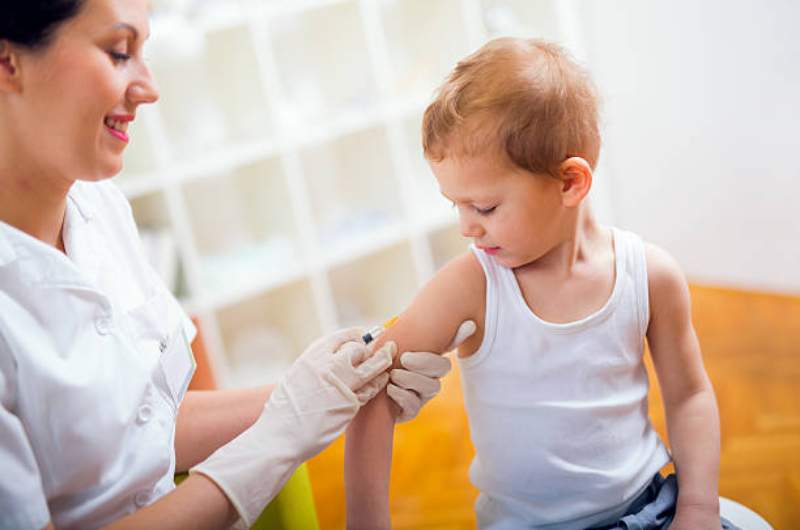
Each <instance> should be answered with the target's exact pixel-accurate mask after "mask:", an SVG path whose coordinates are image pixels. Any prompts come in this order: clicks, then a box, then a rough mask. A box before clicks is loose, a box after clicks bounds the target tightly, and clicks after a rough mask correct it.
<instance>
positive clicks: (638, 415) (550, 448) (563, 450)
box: [459, 229, 670, 530]
mask: <svg viewBox="0 0 800 530" xmlns="http://www.w3.org/2000/svg"><path fill="white" fill-rule="evenodd" d="M613 233H614V247H615V258H616V281H615V284H614V288H613V292H612V294H611V296H610V298H609V300H608V301H607V303H606V304H605V305H604V306H603V308H601V309H600V310H598V311H596V312H595V313H594V314H592V315H589V316H588V317H586V318H583V319H581V320H578V321H575V322H569V323H565V324H555V323H551V322H546V321H543V320H542V319H540V318H539V317H537V316H536V315H535V314H534V313H533V312H532V311H531V310H530V308H529V307H528V305H527V303H526V302H525V299H524V297H523V296H522V292H521V291H520V288H519V285H518V283H517V280H516V277H515V276H514V272H513V271H512V270H511V269H508V268H505V267H502V266H500V265H498V264H497V263H496V262H495V261H494V259H493V258H491V257H490V256H487V255H486V254H485V253H483V252H480V251H478V250H476V249H474V247H473V251H474V252H475V255H476V256H477V257H478V260H479V261H480V262H481V265H482V266H483V269H484V273H485V275H486V287H487V289H486V323H485V331H484V337H483V343H482V344H481V346H480V348H479V349H478V351H477V352H475V354H474V355H472V356H471V357H468V358H465V359H459V361H460V364H461V370H462V382H463V386H464V402H465V405H466V408H467V412H468V415H469V422H470V430H471V434H472V440H473V442H474V445H475V449H476V455H475V459H474V461H473V462H472V466H471V468H470V478H471V479H472V481H473V483H474V484H475V485H476V486H477V487H478V488H479V489H480V490H481V494H480V496H479V497H478V500H477V502H476V512H477V516H478V526H479V527H480V528H481V529H491V530H518V529H521V528H529V529H532V528H536V529H547V530H576V529H583V528H587V527H591V526H595V525H600V524H602V523H607V522H610V521H617V520H618V519H619V517H621V516H622V515H623V513H624V512H625V509H626V508H627V506H628V505H629V504H630V503H631V502H632V501H633V500H634V499H635V498H636V497H637V496H638V495H639V493H641V492H642V490H643V489H644V488H645V487H646V486H647V485H648V484H649V483H650V481H651V480H652V479H653V476H654V474H655V473H656V472H658V470H659V469H660V468H661V467H662V466H664V465H665V464H666V463H667V462H669V459H670V457H669V454H668V453H667V450H666V448H665V447H664V444H663V443H661V440H660V439H659V437H658V435H657V434H656V432H655V431H654V430H653V427H652V425H651V424H650V420H649V418H648V413H647V392H648V380H647V372H646V371H645V366H644V363H643V358H642V355H643V344H644V337H645V333H646V332H647V326H648V321H649V301H648V284H647V265H646V262H645V254H644V245H643V244H642V241H641V239H639V238H638V237H637V236H636V235H634V234H632V233H630V232H625V231H622V230H616V229H615V230H614V231H613Z"/></svg>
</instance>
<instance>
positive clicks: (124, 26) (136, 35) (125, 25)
mask: <svg viewBox="0 0 800 530" xmlns="http://www.w3.org/2000/svg"><path fill="white" fill-rule="evenodd" d="M113 27H114V29H126V30H128V31H130V32H131V33H132V34H133V38H134V40H138V39H139V30H138V29H136V28H135V27H134V26H132V25H130V24H128V23H127V22H117V23H116V24H114V26H113Z"/></svg>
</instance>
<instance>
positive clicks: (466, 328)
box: [447, 320, 478, 351]
mask: <svg viewBox="0 0 800 530" xmlns="http://www.w3.org/2000/svg"><path fill="white" fill-rule="evenodd" d="M477 329H478V326H477V325H476V324H475V322H473V321H472V320H465V321H464V322H462V323H461V325H460V326H458V331H456V336H455V337H453V341H452V342H451V343H450V346H448V347H447V351H452V350H455V349H456V348H458V347H459V346H460V345H461V343H462V342H464V341H465V340H467V339H468V338H470V337H471V336H472V335H473V333H475V331H476V330H477Z"/></svg>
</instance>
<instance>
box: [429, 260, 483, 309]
mask: <svg viewBox="0 0 800 530" xmlns="http://www.w3.org/2000/svg"><path fill="white" fill-rule="evenodd" d="M428 288H430V291H431V294H432V295H435V296H442V297H444V298H445V299H446V300H447V302H448V303H451V304H452V303H455V304H459V306H461V307H463V308H464V309H463V310H464V311H468V312H471V313H472V312H475V311H476V310H478V309H480V308H479V307H478V303H480V302H482V301H483V300H484V299H485V297H486V277H485V275H484V273H483V267H481V264H480V262H479V261H478V258H477V257H476V256H475V255H474V254H473V253H472V252H470V251H467V252H465V253H464V254H461V255H459V256H457V257H455V258H453V259H452V260H450V261H449V262H447V263H446V264H445V265H444V266H443V267H442V268H441V269H439V270H438V271H437V272H436V274H435V275H434V276H433V278H432V279H431V280H430V282H428V285H426V286H425V289H426V290H427V289H428ZM471 316H477V315H471Z"/></svg>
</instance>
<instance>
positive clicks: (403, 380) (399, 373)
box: [389, 370, 442, 401]
mask: <svg viewBox="0 0 800 530" xmlns="http://www.w3.org/2000/svg"><path fill="white" fill-rule="evenodd" d="M389 378H390V379H391V380H392V383H394V384H395V385H397V386H399V387H400V388H404V389H406V390H413V391H414V392H416V393H417V394H419V396H420V397H421V398H422V400H423V401H427V400H429V399H430V398H432V397H433V396H435V395H436V394H438V393H439V391H440V390H441V389H442V384H441V383H440V382H439V380H438V379H436V378H434V377H426V376H424V375H420V374H418V373H416V372H409V371H408V370H392V371H391V372H389Z"/></svg>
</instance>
